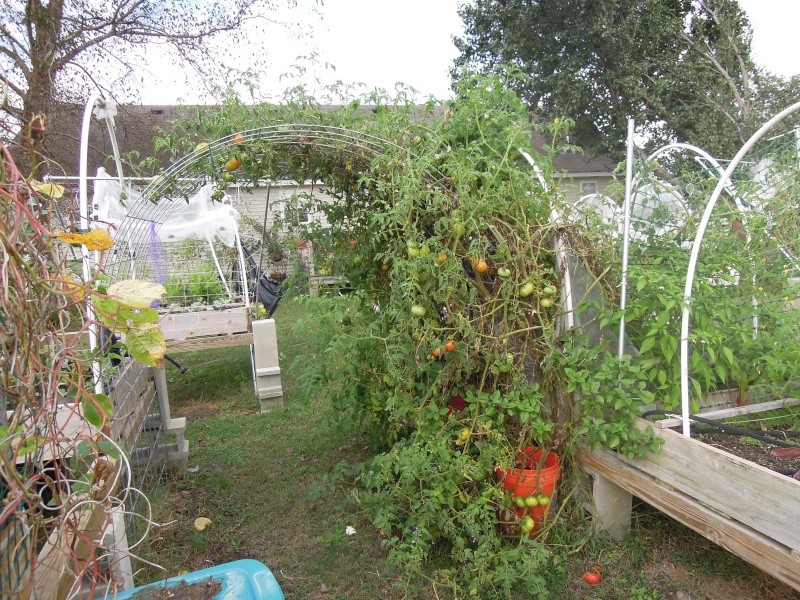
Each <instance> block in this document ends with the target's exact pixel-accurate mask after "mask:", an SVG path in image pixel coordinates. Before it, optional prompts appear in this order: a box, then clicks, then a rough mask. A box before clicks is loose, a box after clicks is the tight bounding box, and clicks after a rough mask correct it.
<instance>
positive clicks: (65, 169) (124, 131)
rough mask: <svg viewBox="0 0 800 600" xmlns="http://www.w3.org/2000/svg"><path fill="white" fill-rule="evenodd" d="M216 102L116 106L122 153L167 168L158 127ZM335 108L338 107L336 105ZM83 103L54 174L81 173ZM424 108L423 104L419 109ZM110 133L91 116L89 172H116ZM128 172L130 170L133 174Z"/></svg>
mask: <svg viewBox="0 0 800 600" xmlns="http://www.w3.org/2000/svg"><path fill="white" fill-rule="evenodd" d="M208 108H213V106H188V105H146V106H143V105H119V106H118V107H117V116H116V118H115V124H116V138H117V142H118V146H119V150H120V153H121V154H123V155H125V154H126V153H129V152H136V153H138V160H141V159H143V158H146V157H148V156H155V157H156V158H157V159H159V162H160V164H161V165H162V167H164V168H166V167H168V166H169V158H168V155H167V153H166V152H164V151H162V152H161V153H160V155H159V153H155V152H154V150H153V138H154V137H155V136H156V135H158V134H159V129H165V130H168V129H169V128H170V127H171V126H172V124H173V123H174V122H175V121H176V120H177V119H178V118H180V117H181V116H185V115H187V114H191V113H192V112H196V111H197V110H198V109H208ZM329 108H330V109H331V110H334V109H336V108H338V107H336V106H331V107H329ZM374 109H375V107H374V106H371V105H361V106H360V107H359V108H358V110H359V111H363V112H364V113H368V112H372V111H373V110H374ZM83 110H84V108H83V106H80V105H76V104H61V105H59V106H58V108H57V110H55V111H53V113H52V116H51V117H50V120H49V122H48V138H47V154H48V158H50V159H51V160H53V161H54V165H52V166H51V168H50V173H51V175H68V176H74V175H78V168H79V149H80V134H81V123H82V119H83ZM423 110H424V108H423V107H420V114H422V112H423ZM443 110H444V107H442V106H437V107H435V108H434V114H433V116H434V117H438V116H441V114H442V112H443ZM546 143H547V142H546V140H545V137H544V136H543V135H541V134H539V133H534V134H533V147H534V148H536V149H540V148H543V147H544V146H545V145H546ZM112 156H113V148H112V145H111V138H110V136H109V133H108V130H107V127H106V124H105V121H104V120H102V119H96V118H94V117H93V118H92V124H91V126H90V128H89V147H88V161H87V164H88V175H89V176H92V175H94V174H95V173H96V172H97V168H98V167H100V166H104V167H106V169H107V170H108V172H109V173H112V174H113V173H116V171H117V170H116V167H115V165H114V161H113V159H112V158H111V157H112ZM554 166H555V168H556V170H558V171H561V172H564V173H566V174H567V175H568V176H573V177H580V176H581V175H593V176H596V175H598V174H607V175H610V174H611V173H612V171H613V170H614V168H615V166H616V163H615V162H614V161H612V160H611V159H609V158H608V157H605V156H594V157H593V156H589V155H588V154H568V153H562V154H559V155H557V156H556V158H555V160H554ZM128 174H129V173H128Z"/></svg>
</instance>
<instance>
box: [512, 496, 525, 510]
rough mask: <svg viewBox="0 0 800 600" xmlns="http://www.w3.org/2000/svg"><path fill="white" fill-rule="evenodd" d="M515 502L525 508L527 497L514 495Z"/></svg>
mask: <svg viewBox="0 0 800 600" xmlns="http://www.w3.org/2000/svg"><path fill="white" fill-rule="evenodd" d="M514 504H516V505H517V506H519V507H520V508H525V498H523V497H522V496H514Z"/></svg>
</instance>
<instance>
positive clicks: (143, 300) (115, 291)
mask: <svg viewBox="0 0 800 600" xmlns="http://www.w3.org/2000/svg"><path fill="white" fill-rule="evenodd" d="M166 294H167V290H166V289H165V288H164V286H163V285H161V284H160V283H155V282H153V281H145V280H144V279H126V280H125V281H118V282H117V283H115V284H113V285H111V286H110V287H109V288H108V295H109V296H114V297H115V298H116V299H117V300H119V302H120V304H124V305H125V306H130V307H131V308H150V307H151V306H152V304H153V301H154V300H160V299H161V298H163V297H164V296H165V295H166Z"/></svg>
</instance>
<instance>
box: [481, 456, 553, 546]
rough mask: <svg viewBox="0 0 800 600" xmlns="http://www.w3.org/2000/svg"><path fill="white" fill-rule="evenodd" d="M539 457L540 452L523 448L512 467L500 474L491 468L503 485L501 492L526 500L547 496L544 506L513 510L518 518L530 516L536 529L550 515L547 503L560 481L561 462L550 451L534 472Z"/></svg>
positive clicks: (539, 459)
mask: <svg viewBox="0 0 800 600" xmlns="http://www.w3.org/2000/svg"><path fill="white" fill-rule="evenodd" d="M541 458H542V450H541V449H540V448H534V447H533V446H527V447H525V448H523V449H522V450H520V451H519V452H518V453H517V456H516V465H517V466H516V467H515V468H512V469H509V470H507V471H504V470H503V469H499V468H498V469H495V475H497V478H498V479H499V480H500V482H501V483H502V484H503V489H504V490H506V491H507V492H511V494H512V495H514V496H519V497H522V498H528V497H530V496H536V497H540V496H547V499H548V502H547V504H544V505H542V504H537V505H536V506H529V507H525V508H520V507H515V508H516V512H517V517H518V518H519V519H522V518H523V517H524V516H525V515H526V514H529V515H530V516H531V517H533V520H534V522H535V523H536V527H535V529H534V531H536V530H538V529H539V528H540V527H541V525H542V522H543V521H544V520H545V518H546V517H547V515H548V513H549V512H550V506H551V500H552V497H553V493H554V492H555V489H556V485H557V484H558V480H559V479H560V478H561V460H560V459H559V457H558V455H557V454H556V453H555V452H550V453H549V454H548V455H547V456H546V457H545V459H544V462H543V463H542V466H541V468H539V469H537V468H536V467H537V466H538V465H539V463H540V461H541Z"/></svg>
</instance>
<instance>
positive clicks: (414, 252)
mask: <svg viewBox="0 0 800 600" xmlns="http://www.w3.org/2000/svg"><path fill="white" fill-rule="evenodd" d="M408 255H409V256H410V257H411V258H416V257H418V256H419V248H417V247H416V246H415V247H413V248H412V247H411V246H409V247H408Z"/></svg>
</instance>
